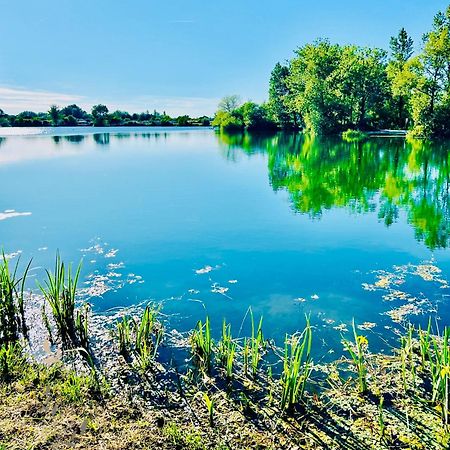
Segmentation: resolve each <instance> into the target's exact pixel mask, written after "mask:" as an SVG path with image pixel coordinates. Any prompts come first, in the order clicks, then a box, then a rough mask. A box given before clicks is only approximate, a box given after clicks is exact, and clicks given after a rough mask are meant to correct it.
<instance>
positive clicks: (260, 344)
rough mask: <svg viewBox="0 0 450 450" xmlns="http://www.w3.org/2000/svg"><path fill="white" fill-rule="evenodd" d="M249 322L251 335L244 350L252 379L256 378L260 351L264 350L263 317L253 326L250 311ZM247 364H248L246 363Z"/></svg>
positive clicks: (253, 321) (260, 356) (253, 322)
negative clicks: (246, 348)
mask: <svg viewBox="0 0 450 450" xmlns="http://www.w3.org/2000/svg"><path fill="white" fill-rule="evenodd" d="M250 321H251V327H252V335H251V338H250V339H247V340H246V342H245V344H246V346H247V347H248V350H245V349H244V352H246V353H247V361H248V360H249V361H250V368H251V373H252V376H253V378H256V375H257V373H258V368H259V364H260V362H261V359H262V351H263V350H264V349H265V345H266V344H265V341H264V336H263V332H262V323H263V317H262V316H261V317H260V319H259V322H258V326H257V327H256V326H255V320H254V317H253V312H252V310H251V309H250ZM247 364H248V362H247Z"/></svg>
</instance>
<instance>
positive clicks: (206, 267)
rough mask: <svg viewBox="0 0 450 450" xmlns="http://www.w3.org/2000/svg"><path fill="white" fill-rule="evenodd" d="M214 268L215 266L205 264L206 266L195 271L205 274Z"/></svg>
mask: <svg viewBox="0 0 450 450" xmlns="http://www.w3.org/2000/svg"><path fill="white" fill-rule="evenodd" d="M212 270H213V268H212V267H211V266H205V267H202V268H201V269H197V270H196V271H195V273H196V274H198V275H203V274H205V273H209V272H211V271H212Z"/></svg>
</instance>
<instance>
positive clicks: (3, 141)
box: [0, 137, 6, 147]
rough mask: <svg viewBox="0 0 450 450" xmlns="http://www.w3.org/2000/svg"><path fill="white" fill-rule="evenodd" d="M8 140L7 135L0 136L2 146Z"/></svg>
mask: <svg viewBox="0 0 450 450" xmlns="http://www.w3.org/2000/svg"><path fill="white" fill-rule="evenodd" d="M5 141H6V138H5V137H0V147H1V146H2V144H4V143H5Z"/></svg>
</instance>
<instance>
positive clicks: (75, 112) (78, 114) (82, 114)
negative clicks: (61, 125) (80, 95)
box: [61, 104, 88, 119]
mask: <svg viewBox="0 0 450 450" xmlns="http://www.w3.org/2000/svg"><path fill="white" fill-rule="evenodd" d="M61 115H62V116H73V117H75V118H76V119H86V118H87V117H88V113H87V112H86V111H84V110H83V109H81V108H80V107H79V106H78V105H75V104H73V105H68V106H66V107H64V108H62V109H61Z"/></svg>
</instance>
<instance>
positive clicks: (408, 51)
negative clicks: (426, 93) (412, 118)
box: [387, 28, 414, 128]
mask: <svg viewBox="0 0 450 450" xmlns="http://www.w3.org/2000/svg"><path fill="white" fill-rule="evenodd" d="M390 49H391V60H390V61H389V64H388V67H387V74H388V78H389V81H390V84H391V92H392V94H393V97H394V99H395V102H396V108H397V115H396V118H395V124H396V125H398V126H399V127H401V128H405V127H406V126H407V121H408V118H409V115H410V114H409V112H408V111H405V108H406V107H407V106H408V104H409V101H410V94H411V92H410V89H409V87H408V86H407V84H405V83H404V80H405V77H407V74H406V73H405V70H406V71H407V67H408V66H407V63H408V61H409V60H410V59H411V56H412V54H413V51H414V41H413V40H412V38H411V37H410V36H409V35H408V33H407V32H406V30H405V29H404V28H402V29H401V30H400V31H399V33H398V35H397V36H392V37H391V41H390Z"/></svg>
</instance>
